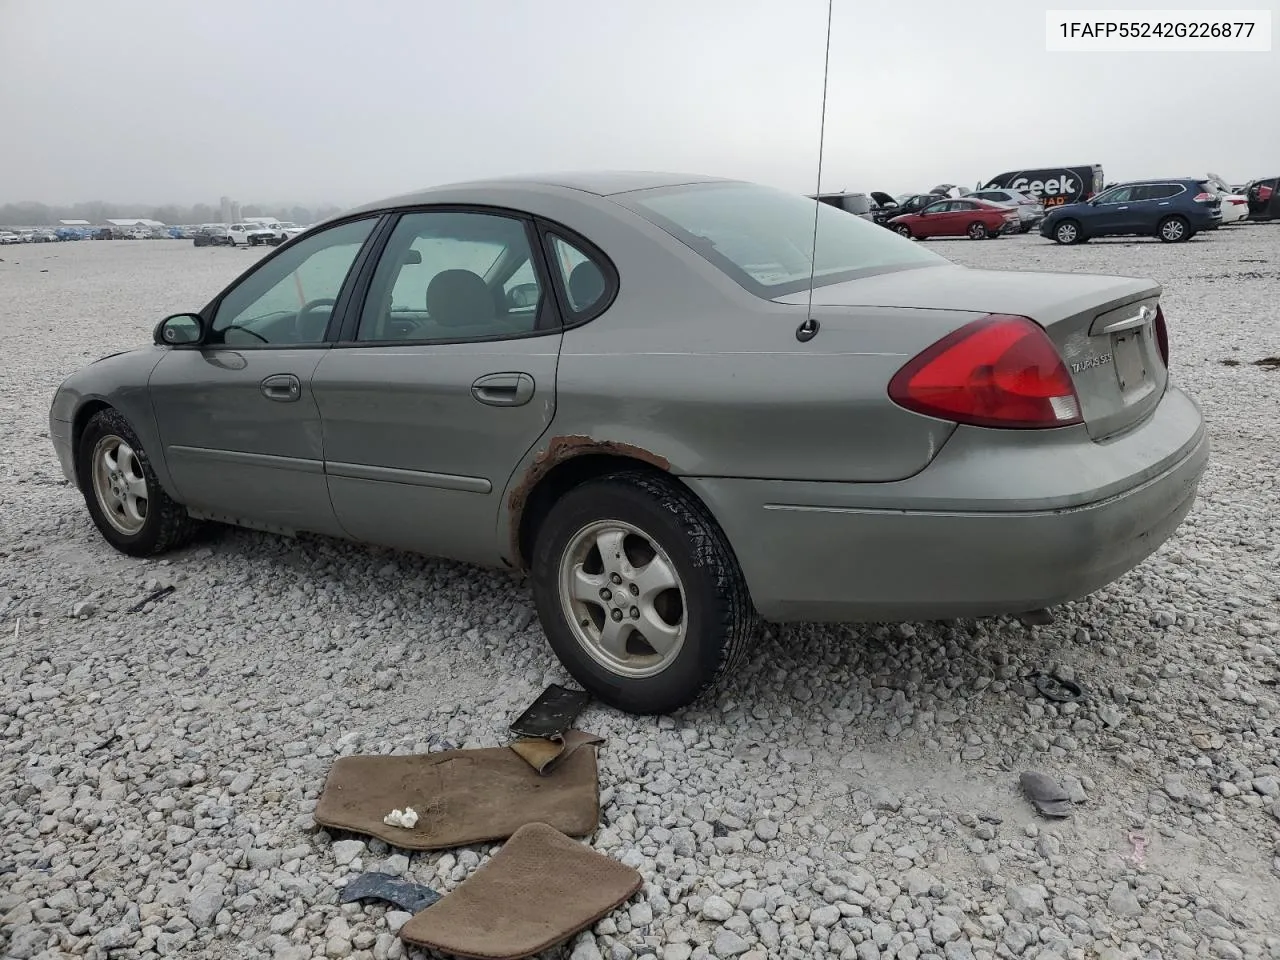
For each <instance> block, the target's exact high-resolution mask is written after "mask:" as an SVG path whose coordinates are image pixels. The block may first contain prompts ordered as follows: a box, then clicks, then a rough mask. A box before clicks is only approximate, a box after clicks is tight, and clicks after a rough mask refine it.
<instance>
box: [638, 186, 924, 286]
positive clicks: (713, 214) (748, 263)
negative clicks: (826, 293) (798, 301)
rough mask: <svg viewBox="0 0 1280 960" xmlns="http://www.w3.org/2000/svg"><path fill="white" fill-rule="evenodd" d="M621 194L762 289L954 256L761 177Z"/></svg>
mask: <svg viewBox="0 0 1280 960" xmlns="http://www.w3.org/2000/svg"><path fill="white" fill-rule="evenodd" d="M614 199H616V200H618V202H620V203H622V204H623V205H624V206H626V207H628V208H629V209H631V210H633V211H634V212H636V213H638V214H640V215H641V216H642V217H644V218H645V219H647V220H650V221H651V222H653V223H655V224H656V225H657V226H659V227H660V228H662V229H663V230H665V231H666V232H667V233H669V234H671V236H673V237H675V238H676V239H677V240H679V241H681V242H682V243H684V244H686V245H687V246H689V247H690V248H691V249H693V250H694V251H695V252H696V253H698V254H699V255H700V256H702V257H703V258H704V259H706V260H707V261H709V262H710V263H712V264H714V265H715V266H717V267H719V268H720V269H721V270H723V271H724V272H725V273H726V274H728V275H729V276H730V277H732V278H733V279H734V280H736V281H737V282H738V283H739V284H740V285H741V286H743V287H744V288H745V289H747V290H748V291H750V292H752V293H754V294H756V295H757V296H761V297H768V298H772V297H779V296H785V295H787V294H790V293H798V292H800V291H801V290H805V289H807V288H808V286H809V278H810V275H811V273H812V276H813V282H814V284H815V285H818V286H822V285H826V284H831V283H839V282H841V281H844V280H852V279H854V278H856V277H860V276H867V275H869V274H873V273H882V272H886V271H890V270H899V269H907V268H911V267H923V266H934V265H937V264H941V263H947V262H948V261H946V260H944V259H943V258H942V257H940V256H938V255H937V254H935V253H931V252H929V251H927V250H923V249H921V248H920V245H919V244H916V243H912V242H911V241H910V240H906V239H904V238H902V237H900V236H898V235H897V234H896V233H895V232H894V231H892V230H885V229H884V228H883V227H881V226H879V225H877V224H874V223H871V222H870V221H867V220H864V219H862V218H861V217H851V216H849V215H848V214H847V213H845V212H844V211H842V210H836V209H833V208H832V207H830V206H828V205H827V204H825V203H820V202H818V201H817V200H813V199H809V198H807V197H804V196H801V195H799V194H792V193H788V192H786V191H783V190H776V189H773V188H772V187H765V186H761V185H758V184H749V183H737V182H731V183H709V184H707V183H703V184H693V185H682V186H677V187H659V188H655V189H652V190H640V191H636V192H634V193H631V194H623V195H619V196H617V197H615V198H614ZM815 206H816V207H817V210H816V213H817V220H816V222H817V231H818V232H817V244H816V253H817V255H816V257H815V256H814V251H815V244H814V224H815V217H814V214H815V209H814V208H815Z"/></svg>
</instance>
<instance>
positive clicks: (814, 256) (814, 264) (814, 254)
mask: <svg viewBox="0 0 1280 960" xmlns="http://www.w3.org/2000/svg"><path fill="white" fill-rule="evenodd" d="M834 3H835V0H827V41H826V47H825V49H824V52H823V55H822V119H821V120H820V121H819V123H818V183H817V185H816V186H815V187H814V190H813V193H814V198H813V249H812V250H811V251H810V256H809V304H808V307H807V308H806V309H805V320H804V323H802V324H800V328H799V329H798V330H796V339H797V340H799V341H800V342H801V343H803V342H805V341H807V340H812V339H813V337H814V335H815V334H816V333H817V332H818V321H817V320H815V319H813V283H814V279H815V278H816V276H817V272H818V211H819V209H820V208H821V207H822V201H821V200H819V199H818V194H820V193H822V148H823V145H824V142H825V140H826V136H827V78H828V76H830V73H831V8H832V6H833V5H834Z"/></svg>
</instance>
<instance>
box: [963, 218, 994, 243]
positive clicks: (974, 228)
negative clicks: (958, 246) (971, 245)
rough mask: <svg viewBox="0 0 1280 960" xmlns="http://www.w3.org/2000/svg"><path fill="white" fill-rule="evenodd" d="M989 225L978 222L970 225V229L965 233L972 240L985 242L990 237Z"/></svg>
mask: <svg viewBox="0 0 1280 960" xmlns="http://www.w3.org/2000/svg"><path fill="white" fill-rule="evenodd" d="M988 232H989V231H988V230H987V225H986V224H985V223H982V222H980V221H978V220H975V221H974V222H973V223H971V224H969V229H968V230H966V231H965V233H967V234H968V235H969V239H970V240H985V239H987V236H988Z"/></svg>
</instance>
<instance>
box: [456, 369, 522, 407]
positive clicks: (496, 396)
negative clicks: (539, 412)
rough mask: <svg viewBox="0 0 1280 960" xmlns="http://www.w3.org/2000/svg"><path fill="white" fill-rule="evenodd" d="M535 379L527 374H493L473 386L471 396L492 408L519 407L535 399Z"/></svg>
mask: <svg viewBox="0 0 1280 960" xmlns="http://www.w3.org/2000/svg"><path fill="white" fill-rule="evenodd" d="M533 391H534V382H533V377H531V376H529V374H527V373H491V374H488V375H487V376H483V377H481V378H480V379H479V380H477V381H476V382H475V383H473V384H471V395H472V396H473V397H475V398H476V399H477V400H479V401H480V402H481V403H487V404H488V405H489V406H491V407H519V406H523V405H524V404H526V403H528V402H529V401H530V400H532V399H533Z"/></svg>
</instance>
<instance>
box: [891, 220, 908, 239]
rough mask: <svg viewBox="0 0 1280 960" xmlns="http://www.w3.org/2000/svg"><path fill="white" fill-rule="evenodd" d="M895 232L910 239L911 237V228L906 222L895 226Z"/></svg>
mask: <svg viewBox="0 0 1280 960" xmlns="http://www.w3.org/2000/svg"><path fill="white" fill-rule="evenodd" d="M893 232H894V233H896V234H897V235H898V236H900V237H906V238H907V239H908V240H910V239H911V228H910V227H908V226H907V225H906V224H905V223H900V224H898V225H897V226H895V227H894V228H893Z"/></svg>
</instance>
